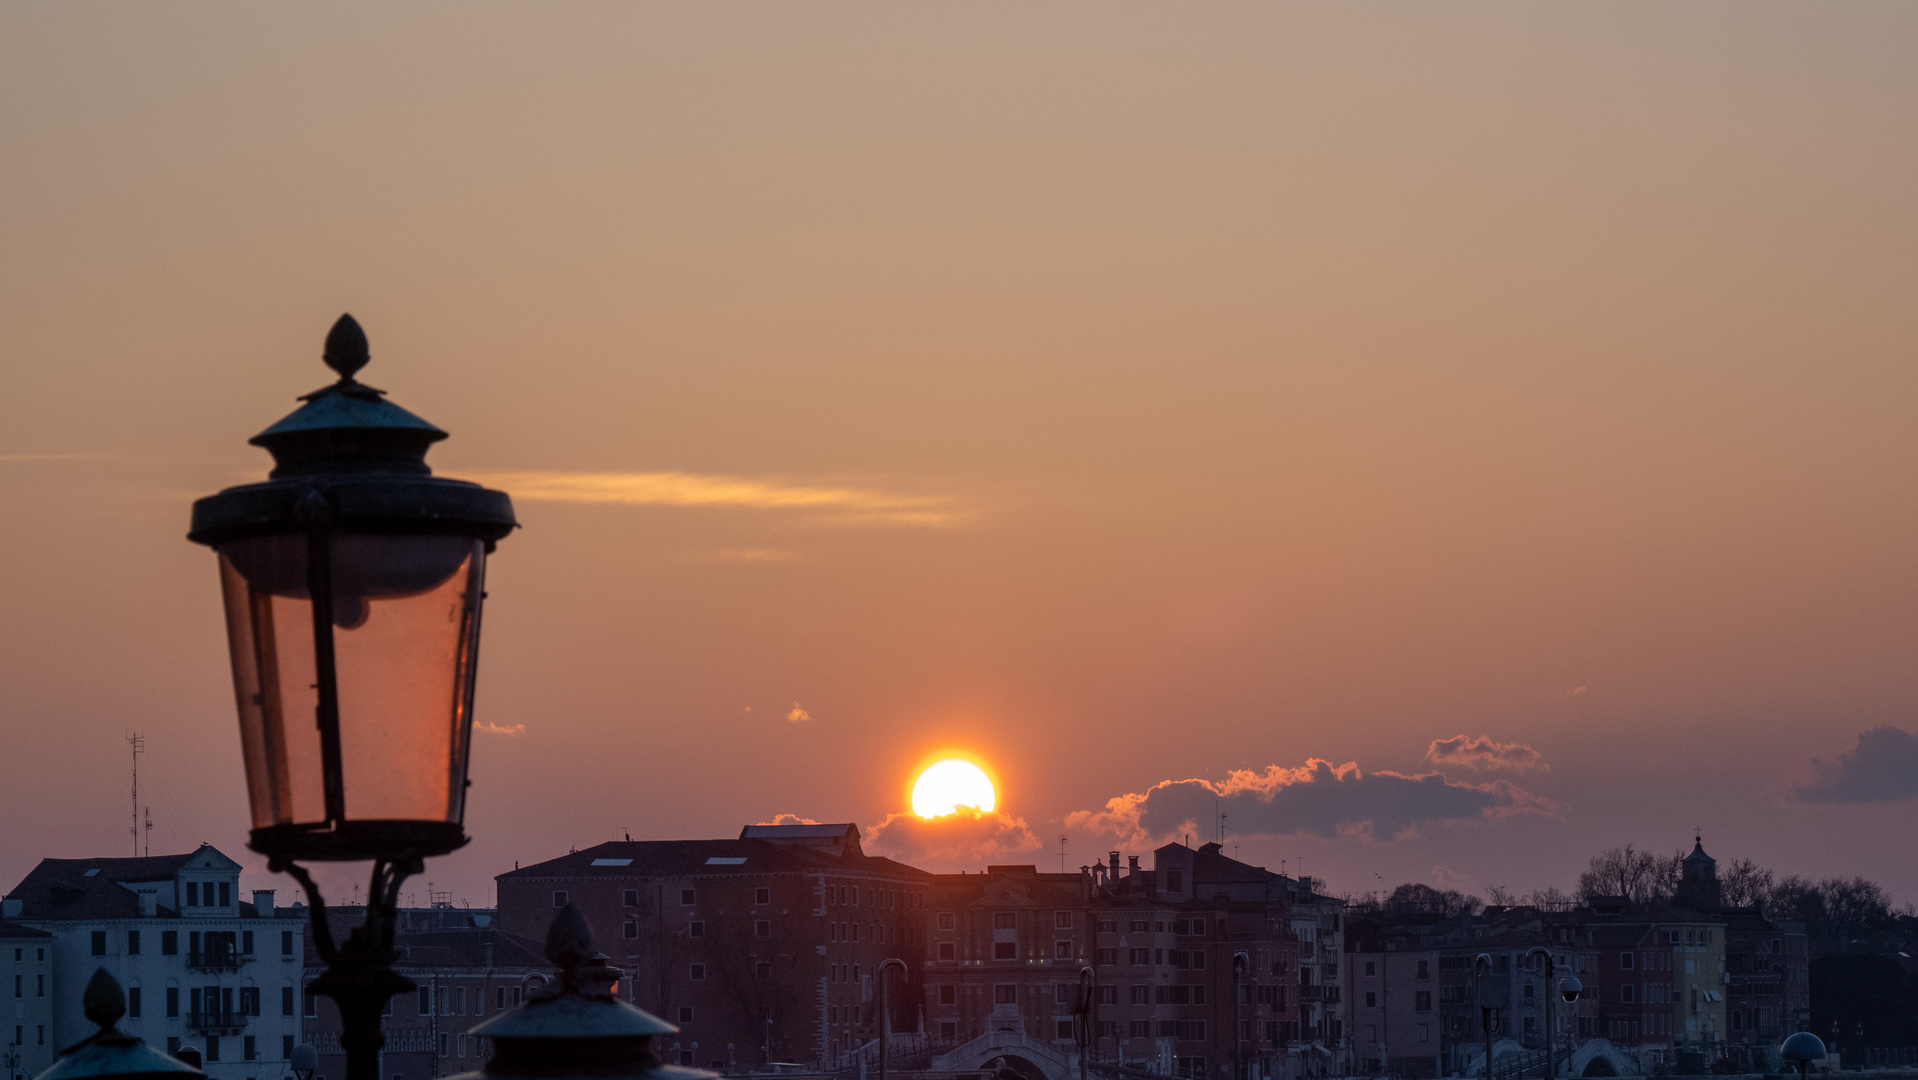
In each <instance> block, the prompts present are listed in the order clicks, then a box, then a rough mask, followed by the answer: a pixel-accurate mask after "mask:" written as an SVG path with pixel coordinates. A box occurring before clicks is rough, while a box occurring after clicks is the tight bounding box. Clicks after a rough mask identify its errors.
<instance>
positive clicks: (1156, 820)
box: [1066, 758, 1558, 845]
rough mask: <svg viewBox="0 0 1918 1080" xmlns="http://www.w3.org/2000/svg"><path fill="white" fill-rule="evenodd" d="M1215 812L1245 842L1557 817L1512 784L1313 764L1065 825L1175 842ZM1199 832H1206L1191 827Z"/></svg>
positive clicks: (1272, 769) (1160, 788)
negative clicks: (1251, 838) (1243, 836)
mask: <svg viewBox="0 0 1918 1080" xmlns="http://www.w3.org/2000/svg"><path fill="white" fill-rule="evenodd" d="M1215 810H1217V811H1223V812H1224V813H1226V814H1227V815H1228V821H1229V822H1230V824H1231V827H1232V831H1233V832H1236V833H1241V834H1250V835H1261V836H1287V835H1294V834H1298V833H1314V834H1316V835H1319V836H1345V837H1352V838H1355V839H1363V840H1375V839H1379V838H1384V839H1390V840H1400V839H1406V838H1409V837H1411V836H1414V835H1416V833H1417V831H1418V827H1419V826H1420V825H1423V824H1427V823H1434V824H1436V823H1442V822H1465V821H1481V820H1487V819H1495V818H1503V817H1510V816H1512V815H1515V814H1545V815H1548V816H1550V815H1555V814H1556V813H1557V812H1558V807H1557V805H1556V804H1555V803H1553V802H1552V801H1551V800H1549V799H1546V798H1543V797H1541V796H1538V795H1534V794H1532V793H1531V792H1529V791H1526V790H1525V789H1523V788H1520V787H1518V786H1516V785H1514V784H1512V783H1511V782H1510V781H1508V780H1495V781H1492V782H1491V783H1487V784H1469V783H1453V782H1451V781H1449V780H1447V779H1446V778H1445V777H1444V775H1443V774H1441V773H1425V774H1422V775H1418V776H1407V775H1405V774H1403V773H1394V772H1374V773H1363V772H1360V771H1359V767H1358V764H1357V763H1356V762H1347V763H1345V764H1344V765H1334V764H1332V763H1331V762H1329V761H1325V760H1322V759H1320V758H1309V759H1307V761H1306V763H1305V764H1304V765H1303V766H1301V767H1299V768H1296V769H1290V768H1286V767H1284V766H1280V765H1271V766H1267V767H1266V769H1265V770H1264V771H1263V772H1254V771H1252V770H1250V769H1238V770H1234V771H1232V772H1231V773H1228V774H1227V776H1226V779H1225V780H1224V781H1223V782H1216V783H1215V782H1213V781H1210V780H1196V779H1195V780H1165V781H1162V782H1160V783H1158V784H1154V785H1153V786H1152V787H1150V788H1147V789H1146V790H1145V791H1143V792H1134V793H1130V794H1126V795H1120V796H1118V797H1116V798H1113V799H1109V800H1107V802H1106V805H1105V809H1103V810H1080V811H1077V812H1075V813H1072V814H1069V815H1067V816H1066V824H1067V825H1068V826H1070V827H1073V828H1079V829H1088V830H1092V831H1095V832H1100V833H1106V834H1109V835H1112V836H1116V837H1118V838H1119V839H1120V840H1121V841H1122V842H1126V843H1133V844H1139V845H1145V844H1149V843H1151V842H1153V841H1154V840H1157V839H1160V838H1163V837H1169V836H1176V835H1178V834H1179V833H1180V832H1201V833H1203V832H1204V831H1205V828H1209V827H1210V824H1211V822H1212V820H1213V817H1212V815H1213V813H1214V812H1215ZM1200 823H1204V825H1205V828H1198V827H1196V826H1198V825H1199V824H1200Z"/></svg>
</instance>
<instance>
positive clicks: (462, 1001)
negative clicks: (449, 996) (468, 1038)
mask: <svg viewBox="0 0 1918 1080" xmlns="http://www.w3.org/2000/svg"><path fill="white" fill-rule="evenodd" d="M453 1015H454V1016H465V1015H466V987H464V986H455V987H454V988H453Z"/></svg>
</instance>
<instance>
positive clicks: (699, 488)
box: [468, 471, 972, 528]
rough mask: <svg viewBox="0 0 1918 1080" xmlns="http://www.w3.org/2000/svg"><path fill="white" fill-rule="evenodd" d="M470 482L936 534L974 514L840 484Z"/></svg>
mask: <svg viewBox="0 0 1918 1080" xmlns="http://www.w3.org/2000/svg"><path fill="white" fill-rule="evenodd" d="M468 479H472V480H475V481H477V482H479V483H482V484H485V485H487V486H489V487H496V488H499V489H501V490H503V491H505V492H507V493H508V494H510V495H511V496H512V497H513V498H515V499H519V500H522V501H526V502H570V503H598V504H612V505H623V506H684V507H741V508H747V509H757V510H778V511H798V512H804V513H806V514H807V515H808V516H809V517H810V518H812V519H813V520H816V521H819V522H822V523H825V524H833V525H848V526H858V525H892V526H912V527H921V528H939V527H946V526H951V525H956V524H959V523H961V522H963V521H965V520H967V519H968V518H970V517H971V516H972V512H971V511H970V510H968V509H967V508H965V507H963V506H961V505H959V503H958V500H956V499H954V498H952V497H951V496H944V495H904V494H897V493H894V492H887V491H878V490H874V489H870V488H860V487H851V486H846V485H836V484H795V483H788V482H785V481H781V480H775V479H760V478H753V477H745V476H721V475H703V474H699V473H685V472H641V473H619V472H547V471H519V472H490V473H478V474H469V475H468Z"/></svg>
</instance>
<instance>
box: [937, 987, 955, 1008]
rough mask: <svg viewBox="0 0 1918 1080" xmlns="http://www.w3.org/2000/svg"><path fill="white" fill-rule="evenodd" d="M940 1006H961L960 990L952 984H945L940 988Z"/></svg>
mask: <svg viewBox="0 0 1918 1080" xmlns="http://www.w3.org/2000/svg"><path fill="white" fill-rule="evenodd" d="M939 1004H941V1005H957V1004H959V988H958V987H956V986H954V985H952V984H951V983H945V984H943V985H941V986H940V987H939Z"/></svg>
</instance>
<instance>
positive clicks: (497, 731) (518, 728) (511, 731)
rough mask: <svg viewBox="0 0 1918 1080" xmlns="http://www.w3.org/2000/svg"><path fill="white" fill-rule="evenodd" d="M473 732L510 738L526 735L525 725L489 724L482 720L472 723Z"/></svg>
mask: <svg viewBox="0 0 1918 1080" xmlns="http://www.w3.org/2000/svg"><path fill="white" fill-rule="evenodd" d="M473 730H474V731H484V732H486V733H487V734H488V735H505V736H507V737H509V738H512V737H515V736H519V735H524V734H526V725H525V724H513V725H510V726H508V725H504V724H489V723H487V722H486V721H484V720H476V721H474V722H473Z"/></svg>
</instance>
